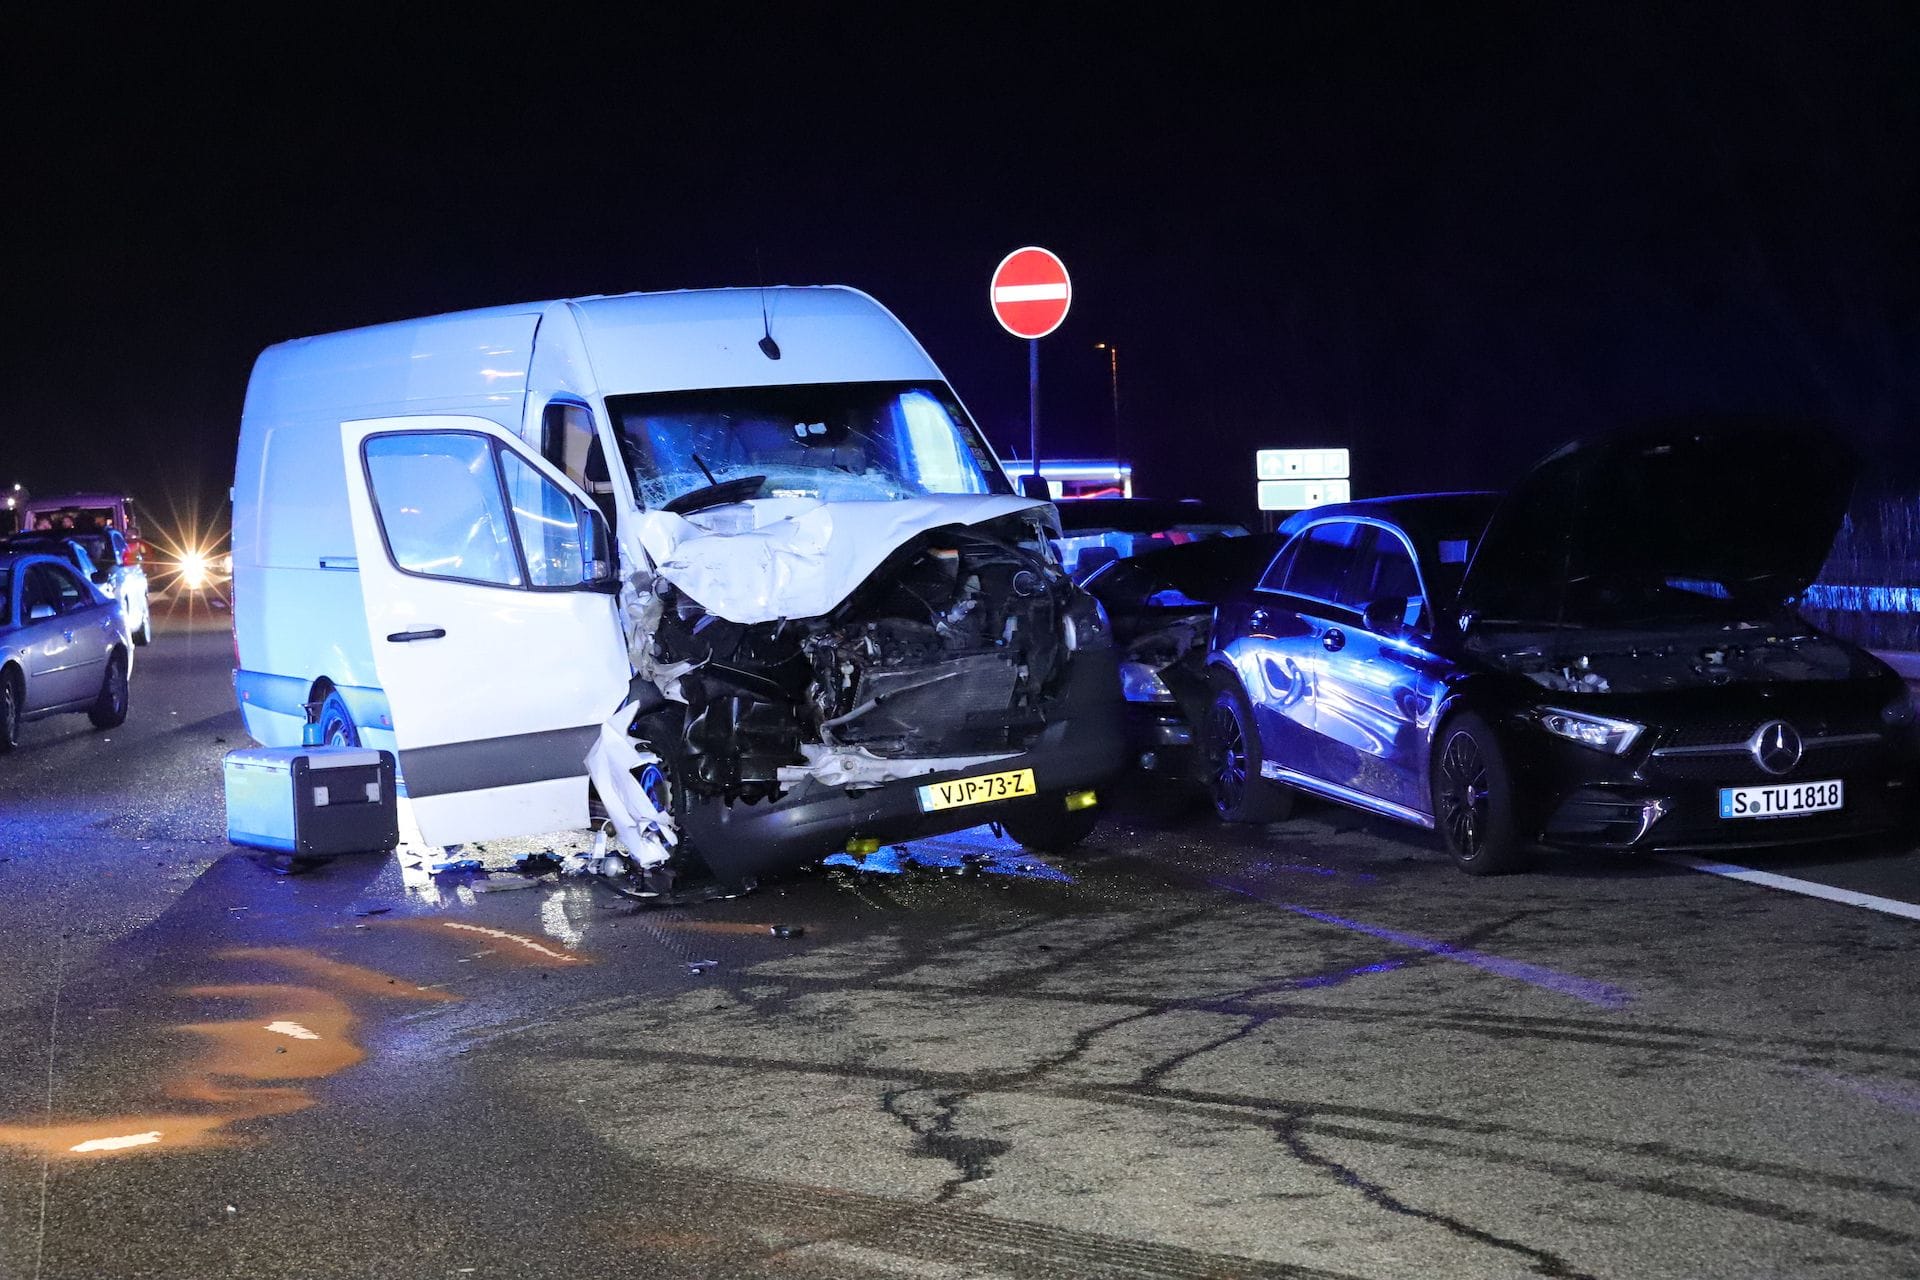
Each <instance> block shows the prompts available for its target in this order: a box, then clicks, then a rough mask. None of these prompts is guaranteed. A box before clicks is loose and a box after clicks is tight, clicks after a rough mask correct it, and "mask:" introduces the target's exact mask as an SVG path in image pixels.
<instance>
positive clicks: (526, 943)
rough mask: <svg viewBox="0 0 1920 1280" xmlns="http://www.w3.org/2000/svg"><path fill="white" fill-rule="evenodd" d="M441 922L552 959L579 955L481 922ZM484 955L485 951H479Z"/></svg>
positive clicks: (577, 957)
mask: <svg viewBox="0 0 1920 1280" xmlns="http://www.w3.org/2000/svg"><path fill="white" fill-rule="evenodd" d="M440 923H441V924H443V925H445V926H446V927H447V928H449V929H464V930H466V931H467V932H468V933H484V934H486V935H487V936H488V937H489V938H500V939H503V940H505V941H507V942H513V943H518V944H519V945H520V946H523V947H525V948H526V949H527V950H529V951H537V952H539V953H540V954H541V955H543V956H546V957H547V958H549V959H552V960H578V959H579V958H580V957H579V956H570V955H568V954H567V953H566V952H564V951H555V950H554V949H553V948H552V947H543V946H541V945H540V944H539V943H537V942H535V941H534V940H533V939H532V938H523V937H521V936H520V935H519V934H517V933H508V932H507V931H506V930H505V929H489V928H487V927H486V926H485V925H481V924H462V923H461V922H460V921H458V920H442V921H441V922H440ZM481 954H482V955H485V954H486V953H485V952H482V953H481Z"/></svg>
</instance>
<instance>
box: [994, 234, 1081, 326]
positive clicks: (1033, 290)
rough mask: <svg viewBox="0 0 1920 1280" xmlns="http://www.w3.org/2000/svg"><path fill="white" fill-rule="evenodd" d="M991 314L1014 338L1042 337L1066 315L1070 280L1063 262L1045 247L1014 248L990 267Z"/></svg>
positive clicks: (1071, 296)
mask: <svg viewBox="0 0 1920 1280" xmlns="http://www.w3.org/2000/svg"><path fill="white" fill-rule="evenodd" d="M987 296H988V298H989V300H991V301H992V303H993V318H994V319H996V320H998V321H999V322H1000V325H1001V327H1002V328H1004V329H1005V330H1006V331H1007V332H1008V333H1010V334H1012V335H1013V336H1014V337H1016V338H1044V337H1046V336H1047V335H1048V334H1050V333H1052V332H1053V331H1054V330H1055V329H1058V328H1059V327H1060V322H1061V321H1062V320H1065V319H1066V318H1067V304H1068V303H1070V302H1072V301H1073V284H1072V282H1071V281H1069V280H1068V279H1067V267H1066V264H1065V263H1063V262H1061V261H1060V259H1059V258H1056V257H1055V256H1054V255H1053V254H1051V253H1049V252H1048V251H1047V250H1045V249H1040V248H1036V247H1033V246H1028V247H1027V248H1025V249H1015V250H1014V251H1013V252H1012V253H1010V254H1008V255H1007V256H1006V257H1004V258H1002V259H1001V260H1000V265H999V266H998V267H995V268H994V271H993V285H992V287H991V288H990V289H989V290H988V291H987Z"/></svg>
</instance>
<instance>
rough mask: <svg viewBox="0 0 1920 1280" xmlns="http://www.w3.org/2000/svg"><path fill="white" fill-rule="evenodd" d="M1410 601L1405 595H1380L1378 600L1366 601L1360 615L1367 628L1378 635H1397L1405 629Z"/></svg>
mask: <svg viewBox="0 0 1920 1280" xmlns="http://www.w3.org/2000/svg"><path fill="white" fill-rule="evenodd" d="M1410 603H1412V601H1411V600H1410V599H1409V598H1408V597H1406V596H1381V597H1380V598H1379V599H1378V600H1369V601H1367V607H1366V608H1365V609H1364V610H1362V611H1361V614H1360V617H1361V620H1362V621H1363V622H1365V623H1366V626H1367V630H1369V631H1372V632H1375V633H1376V634H1378V635H1385V636H1391V635H1398V634H1399V633H1400V632H1402V631H1405V630H1406V629H1407V606H1408V605H1409V604H1410Z"/></svg>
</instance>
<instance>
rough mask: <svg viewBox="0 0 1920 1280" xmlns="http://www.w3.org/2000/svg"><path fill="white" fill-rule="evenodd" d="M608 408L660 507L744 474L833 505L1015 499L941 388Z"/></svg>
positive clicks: (645, 489) (899, 386) (641, 401)
mask: <svg viewBox="0 0 1920 1280" xmlns="http://www.w3.org/2000/svg"><path fill="white" fill-rule="evenodd" d="M607 410H608V412H609V413H610V414H611V415H612V418H613V422H614V426H615V429H616V430H617V431H618V432H619V435H620V443H621V447H622V448H623V450H625V452H626V464H627V466H628V468H629V470H630V471H631V473H632V475H633V488H634V493H635V494H636V495H638V497H639V499H640V501H641V502H642V503H643V504H644V505H645V506H647V507H651V508H658V507H660V506H662V505H664V504H665V503H667V502H670V501H672V500H673V499H674V498H677V497H680V496H682V495H683V494H687V493H690V492H692V491H693V490H696V489H701V488H705V487H707V486H708V485H709V484H710V483H716V482H717V483H725V482H726V481H728V480H736V479H740V478H743V477H746V476H765V477H766V481H765V483H764V484H762V485H761V486H760V489H759V493H758V494H757V495H754V496H759V497H765V498H819V499H822V500H824V501H829V502H831V501H844V500H848V499H882V500H884V499H892V498H917V497H920V496H922V495H924V494H931V493H1011V492H1012V491H1013V490H1012V487H1011V486H1010V485H1009V484H1008V483H1007V480H1006V477H1005V476H1004V475H1002V474H1001V472H1000V468H999V467H998V466H997V465H996V464H995V463H994V461H993V456H992V454H990V453H989V452H988V451H987V447H986V444H985V442H984V441H982V440H981V438H980V434H979V432H978V431H977V430H975V428H974V426H973V424H972V422H970V421H969V420H968V418H967V415H966V412H965V411H964V410H963V409H961V407H960V405H959V402H958V401H957V400H955V399H954V397H953V393H952V391H950V390H949V389H948V388H947V386H946V385H945V384H944V383H939V382H823V383H807V384H801V385H794V386H776V387H729V388H718V389H714V388H702V389H699V390H693V391H662V392H654V393H650V394H647V395H630V396H609V397H608V399H607ZM709 476H710V477H711V478H709Z"/></svg>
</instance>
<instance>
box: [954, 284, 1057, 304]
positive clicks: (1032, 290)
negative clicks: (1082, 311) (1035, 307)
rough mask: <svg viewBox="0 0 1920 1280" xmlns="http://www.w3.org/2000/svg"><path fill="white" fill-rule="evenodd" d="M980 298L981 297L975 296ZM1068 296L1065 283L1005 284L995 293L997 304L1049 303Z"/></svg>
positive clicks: (999, 286) (996, 289) (995, 290)
mask: <svg viewBox="0 0 1920 1280" xmlns="http://www.w3.org/2000/svg"><path fill="white" fill-rule="evenodd" d="M974 296H975V297H978V296H979V295H978V294H976V295H974ZM1066 296H1067V286H1066V284H1065V282H1061V283H1058V284H1003V285H998V286H996V287H995V288H994V291H993V300H994V301H995V302H1048V301H1051V300H1052V299H1054V298H1064V297H1066Z"/></svg>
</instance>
